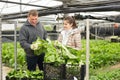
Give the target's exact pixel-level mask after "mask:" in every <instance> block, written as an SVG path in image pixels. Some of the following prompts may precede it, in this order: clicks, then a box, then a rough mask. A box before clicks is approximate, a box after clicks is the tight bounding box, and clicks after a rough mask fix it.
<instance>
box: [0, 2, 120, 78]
mask: <svg viewBox="0 0 120 80" xmlns="http://www.w3.org/2000/svg"><path fill="white" fill-rule="evenodd" d="M30 10H37V11H38V21H40V23H41V25H42V26H43V28H44V30H45V31H46V33H47V36H46V39H45V40H42V39H39V38H37V39H36V42H37V41H38V42H37V43H36V44H37V46H38V47H39V48H38V47H37V49H34V50H32V51H34V52H33V53H36V54H34V55H35V56H39V55H41V53H43V52H44V53H45V56H44V60H43V70H40V69H39V65H36V70H34V71H31V70H29V69H28V67H27V61H26V60H27V59H26V58H28V57H26V55H27V54H26V52H25V50H24V49H23V47H22V46H21V44H20V41H21V38H19V37H20V36H19V34H20V30H21V29H22V26H23V25H24V23H26V21H27V19H29V18H28V12H29V11H30ZM67 16H70V17H72V18H74V20H75V22H76V26H77V29H78V30H79V32H80V33H79V36H78V37H79V38H80V39H79V38H78V39H77V40H78V42H80V45H79V44H76V45H79V46H81V49H80V50H78V49H75V48H72V47H70V46H67V45H64V44H61V43H59V41H58V38H59V36H60V34H62V29H63V26H65V25H66V24H65V21H64V20H65V17H67ZM68 24H69V22H68ZM71 24H72V25H73V23H71ZM38 33H40V32H38ZM71 34H72V32H71ZM20 35H21V34H20ZM36 35H37V34H36ZM30 36H32V35H30ZM63 37H65V36H63ZM68 37H69V35H68ZM26 39H27V38H26ZM66 41H69V39H68V38H65V39H64V40H62V43H63V42H66ZM74 42H75V40H74V41H73V43H74ZM33 43H35V42H33ZM31 44H32V43H31ZM38 53H39V54H38ZM29 60H30V59H29ZM31 62H32V61H31ZM33 63H34V61H33ZM0 80H120V0H0Z"/></svg>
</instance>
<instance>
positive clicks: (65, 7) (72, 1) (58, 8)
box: [0, 0, 120, 20]
mask: <svg viewBox="0 0 120 80" xmlns="http://www.w3.org/2000/svg"><path fill="white" fill-rule="evenodd" d="M30 9H37V10H38V11H39V15H40V16H45V15H51V14H58V13H64V14H65V13H78V12H79V13H80V14H82V15H94V16H116V15H120V12H119V11H120V0H0V13H1V17H2V19H3V20H7V19H16V18H25V17H26V16H27V12H28V10H30Z"/></svg>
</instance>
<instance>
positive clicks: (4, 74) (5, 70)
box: [2, 66, 12, 80]
mask: <svg viewBox="0 0 120 80" xmlns="http://www.w3.org/2000/svg"><path fill="white" fill-rule="evenodd" d="M11 70H12V69H11V68H9V67H6V66H3V67H2V73H3V74H2V76H3V80H6V79H5V77H6V75H7V73H8V72H10V71H11Z"/></svg>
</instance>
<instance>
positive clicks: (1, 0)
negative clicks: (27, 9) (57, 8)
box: [0, 0, 52, 9]
mask: <svg viewBox="0 0 120 80" xmlns="http://www.w3.org/2000/svg"><path fill="white" fill-rule="evenodd" d="M0 2H4V3H11V4H19V5H26V6H34V7H42V8H48V9H52V7H46V6H40V5H34V4H28V3H20V2H13V1H8V0H7V1H4V0H0Z"/></svg>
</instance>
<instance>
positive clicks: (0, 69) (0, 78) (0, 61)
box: [0, 19, 17, 80]
mask: <svg viewBox="0 0 120 80" xmlns="http://www.w3.org/2000/svg"><path fill="white" fill-rule="evenodd" d="M2 23H9V24H14V27H15V28H14V35H13V36H14V55H15V58H14V59H15V66H14V68H15V69H17V31H16V27H17V22H16V21H9V22H7V21H6V22H2V21H1V19H0V80H2V34H1V32H2Z"/></svg>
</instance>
